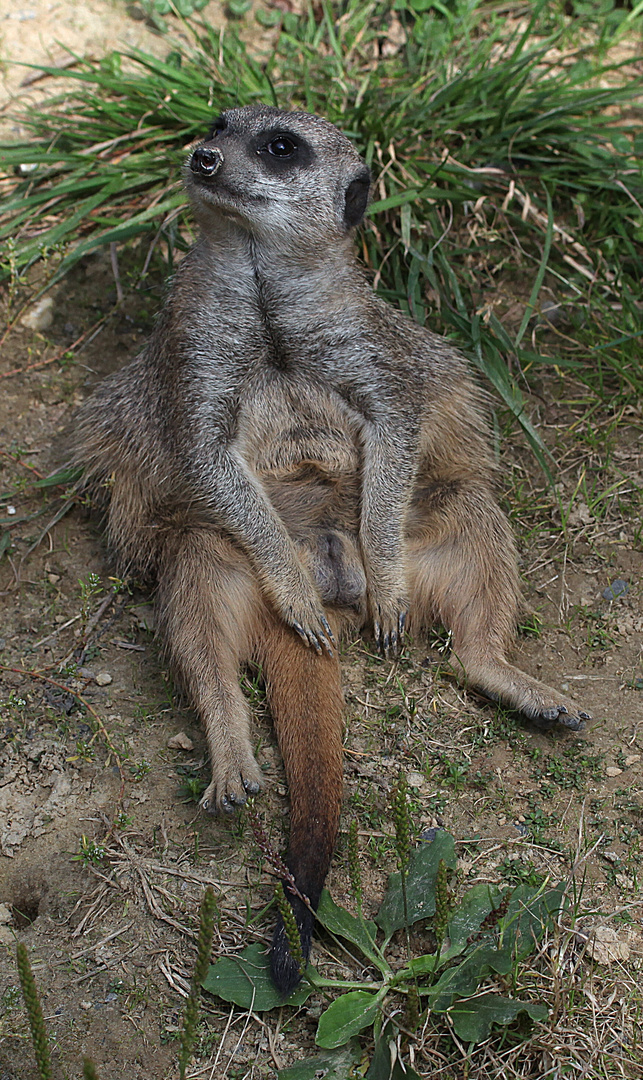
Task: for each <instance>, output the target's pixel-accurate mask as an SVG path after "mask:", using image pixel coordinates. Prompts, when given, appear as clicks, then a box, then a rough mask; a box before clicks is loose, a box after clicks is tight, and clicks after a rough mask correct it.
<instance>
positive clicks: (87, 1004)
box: [80, 1001, 92, 1012]
mask: <svg viewBox="0 0 643 1080" xmlns="http://www.w3.org/2000/svg"><path fill="white" fill-rule="evenodd" d="M80 1007H81V1009H84V1010H85V1012H86V1011H87V1010H88V1009H91V1007H92V1003H91V1001H81V1003H80Z"/></svg>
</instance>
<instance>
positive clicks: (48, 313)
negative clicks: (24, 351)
mask: <svg viewBox="0 0 643 1080" xmlns="http://www.w3.org/2000/svg"><path fill="white" fill-rule="evenodd" d="M53 321H54V301H53V297H51V296H43V298H42V300H39V301H38V303H37V304H34V306H33V307H31V308H29V311H27V312H26V313H25V314H24V315H23V316H22V318H21V320H20V322H21V323H22V325H23V326H26V328H27V330H46V329H47V328H48V327H49V326H51V324H52V322H53Z"/></svg>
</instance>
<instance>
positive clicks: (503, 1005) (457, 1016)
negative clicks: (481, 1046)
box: [449, 994, 548, 1043]
mask: <svg viewBox="0 0 643 1080" xmlns="http://www.w3.org/2000/svg"><path fill="white" fill-rule="evenodd" d="M522 1012H525V1013H527V1014H528V1016H530V1017H531V1019H532V1020H546V1019H547V1016H548V1009H547V1007H546V1006H545V1005H538V1004H536V1003H534V1002H531V1001H516V1000H514V999H512V998H506V997H501V996H500V994H481V996H480V997H476V998H471V999H470V1000H469V1001H459V1002H458V1004H457V1005H454V1006H453V1008H452V1009H450V1010H449V1016H450V1018H451V1020H452V1022H453V1027H454V1030H455V1033H456V1035H458V1036H459V1038H461V1039H462V1040H463V1041H464V1042H469V1043H478V1042H483V1041H484V1039H487V1038H488V1037H489V1034H490V1032H491V1028H492V1025H493V1024H503V1025H504V1024H511V1023H513V1021H514V1020H515V1019H516V1017H517V1016H519V1015H520V1013H522Z"/></svg>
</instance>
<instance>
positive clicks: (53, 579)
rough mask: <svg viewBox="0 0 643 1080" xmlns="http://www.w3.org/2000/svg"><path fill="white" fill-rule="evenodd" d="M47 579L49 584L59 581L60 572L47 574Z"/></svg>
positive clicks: (55, 583)
mask: <svg viewBox="0 0 643 1080" xmlns="http://www.w3.org/2000/svg"><path fill="white" fill-rule="evenodd" d="M47 580H48V582H49V584H50V585H57V584H58V582H59V581H60V574H47Z"/></svg>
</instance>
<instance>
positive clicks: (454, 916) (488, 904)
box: [447, 882, 502, 956]
mask: <svg viewBox="0 0 643 1080" xmlns="http://www.w3.org/2000/svg"><path fill="white" fill-rule="evenodd" d="M501 895H502V893H501V890H500V889H499V888H498V887H497V885H488V884H487V883H486V882H485V883H484V884H483V883H481V884H479V885H474V886H473V888H471V889H469V890H468V892H466V893H465V894H464V896H463V897H462V900H461V901H460V903H459V904H458V905H457V907H456V908H454V910H453V912H452V913H451V918H450V919H449V925H448V927H447V937H448V940H449V953H450V955H451V956H456V955H457V954H458V952H462V951H463V950H464V948H465V946H466V944H467V941H468V940H469V938H470V937H471V936H472V935H473V934H477V933H478V932H479V930H480V926H481V925H482V923H483V922H484V920H485V919H486V918H487V915H489V914H490V912H492V911H493V909H494V908H496V907H498V903H499V901H500V897H501ZM454 950H456V951H454Z"/></svg>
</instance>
